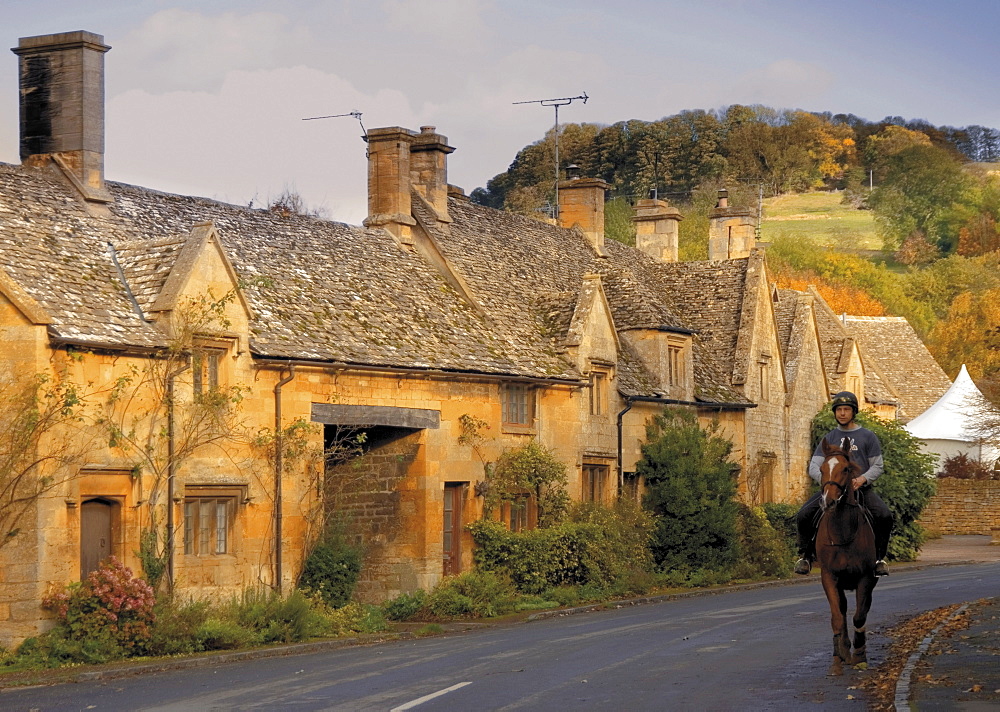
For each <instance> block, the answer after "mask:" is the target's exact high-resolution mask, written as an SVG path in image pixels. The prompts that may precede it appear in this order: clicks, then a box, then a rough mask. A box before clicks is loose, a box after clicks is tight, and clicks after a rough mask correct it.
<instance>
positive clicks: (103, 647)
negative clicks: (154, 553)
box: [42, 556, 156, 662]
mask: <svg viewBox="0 0 1000 712" xmlns="http://www.w3.org/2000/svg"><path fill="white" fill-rule="evenodd" d="M153 604H154V596H153V589H152V588H151V587H150V585H149V584H148V583H146V582H145V581H144V580H143V579H141V578H137V577H135V576H133V575H132V570H131V569H130V568H128V567H127V566H125V565H124V564H122V562H121V561H119V560H118V559H117V558H116V557H114V556H111V557H109V558H107V559H105V560H104V561H102V562H101V564H100V566H99V567H98V568H97V570H95V571H91V572H90V573H89V574H88V575H87V578H86V580H84V581H82V582H80V583H74V584H70V585H69V586H68V587H67V588H66V589H65V590H63V591H60V592H58V593H55V594H53V595H51V596H46V597H45V598H43V599H42V606H43V607H45V608H48V609H50V610H53V611H55V613H56V620H57V621H58V623H59V627H58V629H57V630H56V631H54V632H53V634H52V635H51V636H50V637H51V639H52V641H51V642H52V643H53V645H56V646H57V647H58V648H59V650H58V651H56V652H54V654H55V655H56V656H57V657H59V658H61V659H66V660H72V661H74V662H77V661H78V662H104V661H106V660H115V659H117V658H123V657H128V656H130V655H141V654H143V653H145V652H146V648H147V646H148V645H149V642H150V640H151V638H152V630H153V623H154V622H155V620H156V617H155V615H154V613H153ZM59 641H65V642H66V645H65V646H61V645H59ZM74 642H75V643H78V645H74V644H73V643H74ZM74 655H79V656H80V657H79V658H76V657H74Z"/></svg>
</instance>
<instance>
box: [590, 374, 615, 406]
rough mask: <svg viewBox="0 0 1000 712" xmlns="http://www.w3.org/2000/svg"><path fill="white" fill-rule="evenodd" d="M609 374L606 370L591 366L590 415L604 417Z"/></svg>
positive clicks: (609, 380)
mask: <svg viewBox="0 0 1000 712" xmlns="http://www.w3.org/2000/svg"><path fill="white" fill-rule="evenodd" d="M610 382H611V373H610V371H609V370H608V369H607V368H602V367H599V366H592V367H591V370H590V388H589V391H590V414H591V415H606V414H607V412H608V388H609V384H610Z"/></svg>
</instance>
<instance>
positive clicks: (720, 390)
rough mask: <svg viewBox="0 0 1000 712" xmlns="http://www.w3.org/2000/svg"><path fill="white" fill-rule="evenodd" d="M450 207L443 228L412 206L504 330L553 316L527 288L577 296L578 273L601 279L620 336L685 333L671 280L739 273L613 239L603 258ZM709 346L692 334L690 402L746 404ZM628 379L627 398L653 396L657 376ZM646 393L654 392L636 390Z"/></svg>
mask: <svg viewBox="0 0 1000 712" xmlns="http://www.w3.org/2000/svg"><path fill="white" fill-rule="evenodd" d="M448 210H449V214H450V216H451V217H452V218H453V220H454V222H452V223H450V224H442V223H439V222H437V221H435V220H433V219H432V218H431V216H430V215H429V213H428V212H427V210H426V208H425V207H424V206H423V205H422V204H421V203H420V202H419V201H414V215H415V217H416V218H417V220H418V221H419V223H420V225H421V226H422V227H424V228H425V229H426V231H427V232H428V233H429V234H430V236H431V237H432V239H433V240H434V241H435V243H436V244H437V245H438V246H439V247H440V249H441V251H442V253H443V254H444V256H445V258H446V259H447V260H448V261H449V263H450V264H452V265H454V267H455V269H456V270H457V271H458V272H459V273H461V274H462V275H463V277H464V278H465V279H466V280H467V281H468V283H469V284H470V287H471V289H472V291H473V292H474V293H475V294H476V295H477V297H479V298H481V300H482V302H483V303H484V306H486V307H487V310H488V312H489V313H490V314H491V316H494V315H495V316H497V318H503V319H504V320H505V322H506V323H507V328H509V329H514V328H516V327H517V324H519V323H520V324H523V323H525V321H526V320H525V316H526V314H525V307H526V306H527V305H539V304H541V305H542V306H544V308H545V309H546V310H547V312H546V314H547V315H548V316H547V317H546V318H547V319H548V320H549V321H551V319H552V314H553V313H554V311H553V309H552V308H551V306H552V305H551V301H550V297H543V299H544V300H546V301H544V303H542V302H539V298H538V297H535V296H532V297H531V298H530V299H529V298H527V297H526V295H525V294H524V293H523V292H524V291H525V290H527V291H528V293H529V295H533V293H535V292H540V293H549V294H551V293H553V292H554V293H557V294H566V293H572V294H576V293H578V292H579V289H580V286H579V285H580V280H581V278H582V276H583V275H585V274H599V275H600V276H601V280H602V284H603V285H604V291H605V294H606V295H607V299H608V304H609V306H610V308H611V312H612V318H613V319H614V322H615V326H616V328H617V329H618V330H619V331H627V330H629V329H648V328H653V329H666V330H674V331H680V332H684V333H689V332H691V331H692V330H693V329H694V328H695V327H693V326H692V324H691V309H690V305H689V304H687V303H686V301H685V299H686V295H685V294H678V293H677V292H676V290H675V289H674V287H673V284H674V280H676V279H679V278H680V276H681V275H683V274H685V273H686V272H687V271H688V270H689V269H693V270H694V271H695V272H696V273H702V274H711V273H713V272H718V271H719V270H720V269H721V270H722V271H724V272H728V271H732V270H734V269H735V270H736V271H739V269H740V268H739V267H738V266H734V265H728V264H725V263H682V264H663V263H660V262H657V261H656V260H653V259H652V258H651V257H649V256H647V255H645V254H643V253H641V252H639V251H637V250H635V249H634V248H631V247H627V246H625V245H622V244H620V243H618V242H615V241H613V240H608V241H606V242H605V246H604V251H605V253H606V254H607V256H606V257H600V256H598V255H597V254H596V253H595V251H594V250H593V248H592V247H591V246H590V245H589V244H588V243H587V241H586V239H585V238H584V237H583V236H582V235H581V234H580V233H579V232H578V231H576V230H567V229H564V228H558V227H553V226H551V225H548V224H546V223H543V222H540V221H538V220H533V219H530V218H526V217H523V216H519V215H514V214H512V213H506V212H499V211H496V210H492V209H490V208H485V207H482V206H478V205H474V204H472V203H469V202H467V201H464V200H456V199H452V200H449V203H448ZM733 262H741V261H740V260H734V261H733ZM742 262H745V260H743V261H742ZM699 265H700V266H699ZM705 281H707V282H709V283H711V282H712V279H711V277H706V278H705ZM482 295H486V296H485V297H484V296H482ZM555 311H556V312H558V311H559V310H555ZM560 313H561V314H562V319H563V323H564V324H565V325H566V326H567V327H568V318H569V317H571V316H572V312H571V310H570V306H569V304H568V303H566V304H564V305H563V307H562V311H561V312H560ZM546 318H543V321H545V319H546ZM714 346H715V344H714V343H713V344H711V345H709V344H706V343H705V342H704V340H703V339H702V338H701V337H700V335H699V336H696V337H695V347H694V352H695V353H694V357H695V364H694V366H695V381H696V389H695V397H696V398H697V399H698V400H701V401H705V402H713V403H746V399H745V398H744V397H743V396H742V395H741V394H740V393H739V392H738V391H736V390H735V389H734V388H732V387H731V386H730V382H729V380H728V378H727V376H726V369H725V367H724V366H723V365H722V364H723V363H725V362H726V359H727V357H728V354H727V353H725V352H719V351H716V350H714ZM640 364H641V362H640V361H639V360H638V357H636V358H635V363H634V364H633V366H634V367H636V368H641V365H640ZM619 366H621V364H619ZM633 376H634V377H633V378H632V380H631V381H630V383H631V384H632V385H631V386H630V387H632V388H635V389H637V390H636V392H630V393H626V394H627V395H650V396H653V395H658V393H657V390H656V387H652V386H649V384H655V383H657V382H658V379H657V378H656V377H654V376H653V375H652V374H648V373H646V374H643V375H639V374H637V373H636V374H633ZM641 384H646V385H641ZM620 387H623V386H621V384H620ZM644 388H652V390H646V391H645V392H639V391H641V390H642V389H644ZM623 392H624V391H623Z"/></svg>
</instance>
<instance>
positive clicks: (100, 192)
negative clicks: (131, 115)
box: [11, 30, 111, 203]
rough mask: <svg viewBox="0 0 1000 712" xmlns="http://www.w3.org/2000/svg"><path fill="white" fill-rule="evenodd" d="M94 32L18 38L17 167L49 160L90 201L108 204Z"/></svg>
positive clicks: (99, 58)
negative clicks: (18, 126) (19, 96)
mask: <svg viewBox="0 0 1000 712" xmlns="http://www.w3.org/2000/svg"><path fill="white" fill-rule="evenodd" d="M109 49H111V48H110V47H109V46H107V45H106V44H104V37H102V36H101V35H95V34H94V33H92V32H85V31H82V30H80V31H77V32H64V33H60V34H55V35H40V36H37V37H22V38H21V39H20V40H19V41H18V45H17V47H14V48H12V49H11V51H12V52H14V54H16V55H18V57H20V60H19V69H20V72H19V73H20V90H21V92H20V94H21V99H20V113H21V162H22V163H24V164H27V165H43V164H44V163H45V162H47V161H48V159H51V160H52V161H54V162H55V163H56V165H57V166H58V167H59V168H60V169H61V170H62V172H63V173H64V174H65V175H66V177H67V178H68V179H69V181H70V182H71V183H72V184H73V186H74V187H75V188H76V189H77V190H78V191H79V192H80V194H81V195H82V196H83V198H85V199H86V200H87V201H89V202H93V203H108V202H110V201H111V196H110V194H109V193H108V192H107V189H106V188H105V186H104V53H105V52H107V51H108V50H109Z"/></svg>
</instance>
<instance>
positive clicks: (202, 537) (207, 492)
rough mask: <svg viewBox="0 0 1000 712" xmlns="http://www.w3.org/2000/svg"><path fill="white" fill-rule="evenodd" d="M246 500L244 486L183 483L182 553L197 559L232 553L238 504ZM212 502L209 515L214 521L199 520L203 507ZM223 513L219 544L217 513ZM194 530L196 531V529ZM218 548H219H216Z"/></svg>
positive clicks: (234, 544)
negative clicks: (213, 507)
mask: <svg viewBox="0 0 1000 712" xmlns="http://www.w3.org/2000/svg"><path fill="white" fill-rule="evenodd" d="M247 501H248V497H247V488H246V486H245V485H187V486H186V487H185V488H184V495H183V500H182V512H183V514H182V516H183V536H184V547H183V551H184V555H185V556H191V557H195V558H198V559H204V558H207V557H216V556H234V555H235V554H236V550H237V549H238V546H237V524H238V521H239V518H240V514H241V505H243V504H246V503H247ZM213 503H214V504H215V510H214V514H209V517H210V518H211V519H214V520H215V521H214V522H213V521H211V519H210V520H209V521H208V522H202V521H201V518H202V516H203V515H204V509H203V507H204V506H205V505H209V506H211V505H212V504H213ZM220 505H221V506H222V507H223V509H221V510H220V509H219V506H220ZM220 511H221V512H222V513H223V514H224V517H225V519H224V526H223V529H224V532H223V536H224V538H225V541H224V543H223V544H222V545H221V547H220V544H219V540H220V536H219V532H220V528H219V521H218V516H219V513H220ZM196 530H197V531H196ZM206 539H207V548H208V551H202V550H201V549H202V544H203V542H205V541H206ZM220 548H221V550H220Z"/></svg>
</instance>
